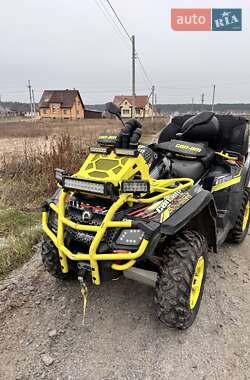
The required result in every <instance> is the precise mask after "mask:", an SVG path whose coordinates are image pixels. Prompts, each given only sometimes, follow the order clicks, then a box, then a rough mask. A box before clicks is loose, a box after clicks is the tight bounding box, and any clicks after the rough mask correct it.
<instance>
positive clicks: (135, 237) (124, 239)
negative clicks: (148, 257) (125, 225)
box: [116, 229, 144, 245]
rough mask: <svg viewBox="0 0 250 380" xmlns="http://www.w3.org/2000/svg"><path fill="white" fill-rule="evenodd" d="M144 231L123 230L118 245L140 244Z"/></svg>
mask: <svg viewBox="0 0 250 380" xmlns="http://www.w3.org/2000/svg"><path fill="white" fill-rule="evenodd" d="M143 236H144V232H143V231H141V230H129V229H127V230H122V231H121V233H120V235H119V236H118V239H117V240H116V244H118V245H139V244H140V243H141V241H142V239H143Z"/></svg>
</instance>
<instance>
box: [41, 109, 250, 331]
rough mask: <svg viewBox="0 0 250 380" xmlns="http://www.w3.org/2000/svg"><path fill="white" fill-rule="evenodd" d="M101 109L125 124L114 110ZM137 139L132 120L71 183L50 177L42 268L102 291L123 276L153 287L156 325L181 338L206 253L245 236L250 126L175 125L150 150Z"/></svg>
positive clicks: (236, 121) (95, 150) (224, 121)
mask: <svg viewBox="0 0 250 380" xmlns="http://www.w3.org/2000/svg"><path fill="white" fill-rule="evenodd" d="M106 108H107V111H109V113H111V114H114V115H116V116H117V117H118V118H119V119H120V120H121V118H120V110H119V108H117V107H116V106H115V105H114V104H113V103H108V104H107V107H106ZM122 122H123V121H122ZM141 130H142V126H141V124H140V123H139V122H138V121H137V120H134V119H132V120H129V121H127V122H126V123H125V124H124V123H123V127H122V129H121V131H120V133H119V134H118V135H115V136H110V135H108V136H104V135H102V136H99V138H98V143H97V145H96V146H92V147H90V148H89V154H88V156H87V158H86V160H85V161H84V163H83V165H82V167H81V168H80V170H79V171H78V172H77V173H76V174H74V175H69V174H68V173H66V172H65V171H64V170H62V169H56V173H55V176H56V179H57V181H58V189H57V191H56V192H55V194H54V195H53V196H52V198H51V199H49V200H47V201H46V202H45V203H44V205H43V217H42V220H43V230H44V232H45V237H44V240H43V244H42V260H43V263H44V266H45V268H46V269H47V271H48V272H50V273H51V274H52V275H54V276H55V277H58V278H61V279H67V278H71V277H75V276H77V275H78V276H79V275H80V276H82V277H84V276H88V275H89V276H90V277H91V279H92V282H93V284H96V285H99V284H100V282H101V281H106V280H113V279H117V278H118V277H119V276H120V275H122V274H123V275H124V276H125V277H128V278H132V279H135V280H138V281H141V282H144V283H150V284H153V285H154V286H155V297H154V299H155V303H156V309H157V314H158V317H159V319H160V320H161V321H162V322H164V323H165V324H166V325H167V326H169V327H176V328H179V329H186V328H188V327H189V326H191V324H192V323H193V321H194V319H195V317H196V315H197V312H198V310H199V307H200V303H201V299H202V295H203V290H204V285H205V280H206V271H207V265H208V252H211V251H215V252H217V250H218V247H220V246H221V245H222V244H223V243H224V242H225V241H226V240H227V241H231V242H234V243H241V242H242V241H243V240H244V239H245V237H246V235H247V232H248V227H249V223H250V210H249V205H250V203H249V193H250V191H249V181H250V157H249V154H248V143H249V127H248V121H247V120H246V119H245V118H242V117H235V116H231V115H215V114H214V113H213V112H203V113H200V114H197V115H194V116H193V115H185V116H178V117H175V118H173V119H172V121H171V123H170V124H169V125H168V126H167V127H165V128H164V129H163V130H162V131H161V132H160V134H159V138H158V142H157V143H154V144H150V145H148V146H145V145H141V144H140V143H139V140H140V137H141ZM131 286H133V284H131Z"/></svg>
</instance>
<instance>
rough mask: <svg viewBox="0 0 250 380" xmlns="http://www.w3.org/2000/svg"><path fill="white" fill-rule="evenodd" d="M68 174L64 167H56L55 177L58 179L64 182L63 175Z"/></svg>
mask: <svg viewBox="0 0 250 380" xmlns="http://www.w3.org/2000/svg"><path fill="white" fill-rule="evenodd" d="M65 175H67V173H66V171H65V170H63V169H59V168H56V169H55V177H56V180H57V181H58V182H59V183H60V184H62V179H63V176H65Z"/></svg>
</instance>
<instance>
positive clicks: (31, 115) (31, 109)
mask: <svg viewBox="0 0 250 380" xmlns="http://www.w3.org/2000/svg"><path fill="white" fill-rule="evenodd" d="M28 89H29V96H30V117H31V118H32V117H33V106H32V95H31V84H30V80H28Z"/></svg>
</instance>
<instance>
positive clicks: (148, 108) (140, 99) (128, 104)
mask: <svg viewBox="0 0 250 380" xmlns="http://www.w3.org/2000/svg"><path fill="white" fill-rule="evenodd" d="M114 103H115V104H117V105H118V106H119V107H120V109H121V116H122V117H125V118H126V117H132V108H133V96H126V95H121V96H115V97H114ZM152 112H153V109H152V105H151V104H150V102H149V97H148V96H147V95H137V96H136V97H135V116H136V117H141V118H144V117H151V116H152Z"/></svg>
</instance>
